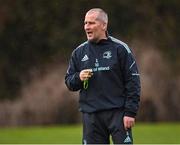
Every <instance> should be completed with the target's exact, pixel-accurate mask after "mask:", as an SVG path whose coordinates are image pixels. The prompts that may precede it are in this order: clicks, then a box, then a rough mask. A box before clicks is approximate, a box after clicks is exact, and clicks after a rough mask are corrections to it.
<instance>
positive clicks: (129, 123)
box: [123, 116, 135, 130]
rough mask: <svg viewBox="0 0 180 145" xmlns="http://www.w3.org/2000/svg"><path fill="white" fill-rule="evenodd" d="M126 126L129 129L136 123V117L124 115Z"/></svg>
mask: <svg viewBox="0 0 180 145" xmlns="http://www.w3.org/2000/svg"><path fill="white" fill-rule="evenodd" d="M123 123H124V128H125V130H128V129H129V128H132V127H133V126H134V124H135V118H133V117H129V116H124V118H123Z"/></svg>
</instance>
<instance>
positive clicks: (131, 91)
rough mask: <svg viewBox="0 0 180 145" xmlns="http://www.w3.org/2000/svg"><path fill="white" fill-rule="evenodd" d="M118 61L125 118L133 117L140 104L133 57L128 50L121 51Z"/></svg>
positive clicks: (138, 76) (138, 85) (137, 76)
mask: <svg viewBox="0 0 180 145" xmlns="http://www.w3.org/2000/svg"><path fill="white" fill-rule="evenodd" d="M120 59H121V61H120V62H121V69H122V73H123V78H124V85H125V97H126V101H125V116H130V117H135V116H136V114H137V111H138V108H139V102H140V90H141V86H140V75H139V72H138V68H137V64H136V61H135V59H134V56H133V54H132V52H131V50H130V49H129V48H124V49H122V51H121V53H120Z"/></svg>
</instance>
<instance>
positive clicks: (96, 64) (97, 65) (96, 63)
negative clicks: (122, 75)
mask: <svg viewBox="0 0 180 145" xmlns="http://www.w3.org/2000/svg"><path fill="white" fill-rule="evenodd" d="M95 67H99V62H98V59H96V62H95Z"/></svg>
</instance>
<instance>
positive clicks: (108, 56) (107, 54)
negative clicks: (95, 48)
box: [103, 51, 112, 59]
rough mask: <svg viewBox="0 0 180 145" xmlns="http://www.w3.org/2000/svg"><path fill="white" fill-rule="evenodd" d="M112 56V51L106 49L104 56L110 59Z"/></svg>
mask: <svg viewBox="0 0 180 145" xmlns="http://www.w3.org/2000/svg"><path fill="white" fill-rule="evenodd" d="M111 57H112V53H111V51H106V52H104V53H103V58H106V59H110V58H111Z"/></svg>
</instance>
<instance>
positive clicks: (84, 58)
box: [81, 54, 89, 61]
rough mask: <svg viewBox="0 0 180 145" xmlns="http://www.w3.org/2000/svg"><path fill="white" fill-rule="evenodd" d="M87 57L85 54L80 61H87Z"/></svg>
mask: <svg viewBox="0 0 180 145" xmlns="http://www.w3.org/2000/svg"><path fill="white" fill-rule="evenodd" d="M88 59H89V57H88V56H87V55H86V54H85V55H84V57H83V58H82V59H81V61H87V60H88Z"/></svg>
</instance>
